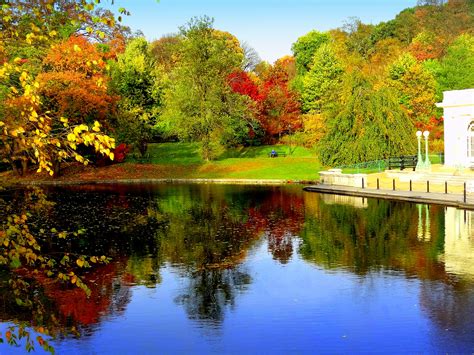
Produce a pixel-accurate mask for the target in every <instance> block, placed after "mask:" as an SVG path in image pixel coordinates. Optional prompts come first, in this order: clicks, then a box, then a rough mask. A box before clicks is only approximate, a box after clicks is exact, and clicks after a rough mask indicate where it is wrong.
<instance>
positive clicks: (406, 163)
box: [388, 155, 418, 171]
mask: <svg viewBox="0 0 474 355" xmlns="http://www.w3.org/2000/svg"><path fill="white" fill-rule="evenodd" d="M417 163H418V157H417V156H416V155H402V156H400V157H390V158H388V169H389V170H392V169H400V170H403V169H405V168H413V171H415V168H416V164H417Z"/></svg>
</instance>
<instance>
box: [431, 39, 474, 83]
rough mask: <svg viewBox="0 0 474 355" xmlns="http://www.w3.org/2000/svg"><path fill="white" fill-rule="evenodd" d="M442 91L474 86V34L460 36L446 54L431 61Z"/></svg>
mask: <svg viewBox="0 0 474 355" xmlns="http://www.w3.org/2000/svg"><path fill="white" fill-rule="evenodd" d="M428 66H429V67H430V68H431V69H432V71H433V72H434V75H435V77H436V80H437V82H438V84H439V90H440V92H443V91H447V90H462V89H469V88H473V87H474V36H472V35H469V34H464V35H461V36H459V37H458V38H457V39H456V40H455V41H454V42H453V44H452V45H451V46H449V47H448V49H447V53H446V56H444V58H442V59H440V60H439V61H434V62H433V63H429V64H428Z"/></svg>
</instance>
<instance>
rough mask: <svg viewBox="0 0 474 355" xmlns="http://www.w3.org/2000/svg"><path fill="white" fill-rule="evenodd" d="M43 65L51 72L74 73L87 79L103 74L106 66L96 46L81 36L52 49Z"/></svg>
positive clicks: (73, 37)
mask: <svg viewBox="0 0 474 355" xmlns="http://www.w3.org/2000/svg"><path fill="white" fill-rule="evenodd" d="M43 64H44V65H46V66H47V67H48V68H50V71H55V72H64V71H72V72H77V73H81V74H83V75H84V76H86V77H90V76H93V75H96V74H101V73H103V71H104V70H105V66H106V63H105V61H104V60H103V57H102V54H101V53H99V52H98V50H97V48H96V46H95V45H94V44H92V43H90V42H88V41H87V40H86V39H85V38H84V37H79V36H72V37H70V38H69V39H68V40H66V41H63V42H61V43H59V44H57V45H55V46H54V47H52V48H51V49H50V51H49V52H48V54H47V55H46V57H45V58H44V60H43Z"/></svg>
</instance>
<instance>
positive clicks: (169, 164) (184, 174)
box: [0, 143, 323, 183]
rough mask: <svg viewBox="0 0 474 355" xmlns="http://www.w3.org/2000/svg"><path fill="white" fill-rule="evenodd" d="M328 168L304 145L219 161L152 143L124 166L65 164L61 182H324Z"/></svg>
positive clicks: (230, 154) (195, 150)
mask: <svg viewBox="0 0 474 355" xmlns="http://www.w3.org/2000/svg"><path fill="white" fill-rule="evenodd" d="M272 149H275V150H276V151H278V152H285V153H286V154H287V155H286V156H285V157H276V158H270V157H269V156H268V155H269V153H270V152H271V150H272ZM322 169H323V167H322V166H321V164H320V163H319V162H318V159H317V158H316V155H315V153H314V152H313V151H311V150H309V149H305V148H302V147H296V148H293V149H292V151H291V154H290V150H289V148H288V147H287V146H283V145H277V146H259V147H245V148H244V147H242V148H235V149H229V150H228V151H226V152H225V153H224V154H223V155H222V156H221V157H219V158H218V159H216V160H214V161H210V162H207V161H204V160H202V159H201V157H200V155H199V144H196V143H159V144H158V143H157V144H150V145H149V147H148V152H147V156H146V157H145V158H144V159H137V158H135V157H132V156H129V157H128V158H127V160H126V161H125V162H124V163H120V164H113V165H109V166H105V167H100V168H98V167H93V166H90V165H89V166H87V167H84V166H82V165H80V164H77V163H68V164H64V165H63V167H62V176H60V177H59V178H57V179H58V180H74V181H76V180H82V181H97V180H110V179H116V180H121V179H152V178H154V179H198V178H201V179H259V180H260V179H262V180H264V179H277V180H292V181H295V180H304V181H315V180H317V179H319V171H320V170H322ZM0 180H3V181H4V182H6V183H8V182H10V183H11V182H16V181H31V180H35V181H38V180H43V181H44V180H53V179H52V178H51V177H49V176H48V175H47V174H45V173H41V174H36V173H33V172H31V173H30V174H28V175H26V176H25V177H18V176H15V175H14V174H13V172H11V171H10V172H6V173H1V174H0Z"/></svg>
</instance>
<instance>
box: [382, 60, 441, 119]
mask: <svg viewBox="0 0 474 355" xmlns="http://www.w3.org/2000/svg"><path fill="white" fill-rule="evenodd" d="M387 85H388V86H389V87H392V88H394V89H396V90H397V91H398V96H399V101H400V104H401V105H402V106H403V108H404V109H405V110H406V112H407V114H408V116H409V117H410V119H411V121H412V122H413V124H416V123H417V122H426V121H428V119H429V118H430V117H431V115H432V114H433V111H434V108H435V102H436V81H435V79H434V77H433V75H432V74H431V73H430V72H429V71H428V70H426V69H425V68H424V67H423V65H422V64H420V63H418V62H417V61H416V59H415V58H414V57H413V56H412V55H411V54H404V55H402V56H400V58H398V59H397V60H396V61H395V62H394V63H392V64H391V65H390V66H389V68H388V82H387Z"/></svg>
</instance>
